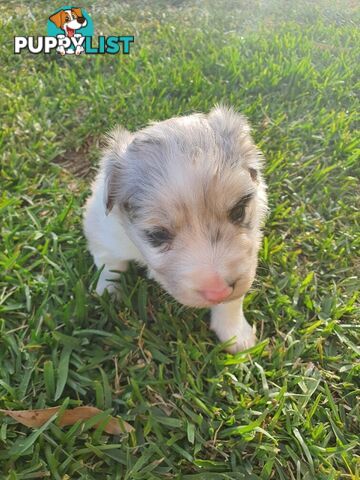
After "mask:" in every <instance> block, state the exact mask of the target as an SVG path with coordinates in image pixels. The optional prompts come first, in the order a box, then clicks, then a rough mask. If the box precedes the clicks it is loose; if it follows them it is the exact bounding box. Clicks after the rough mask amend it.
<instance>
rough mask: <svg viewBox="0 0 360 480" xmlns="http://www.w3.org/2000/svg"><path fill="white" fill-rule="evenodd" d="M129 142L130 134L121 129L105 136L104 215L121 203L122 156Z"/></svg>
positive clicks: (103, 165)
mask: <svg viewBox="0 0 360 480" xmlns="http://www.w3.org/2000/svg"><path fill="white" fill-rule="evenodd" d="M131 140H132V135H131V133H130V132H128V131H127V130H125V129H124V128H122V127H117V128H116V129H115V130H113V131H112V132H110V133H109V134H108V136H107V147H106V149H105V151H104V157H103V160H102V169H103V171H104V204H105V213H106V215H109V213H110V212H111V210H112V209H113V207H114V205H115V203H117V202H119V203H121V184H122V177H123V166H124V155H125V152H126V149H127V147H128V145H129V143H131Z"/></svg>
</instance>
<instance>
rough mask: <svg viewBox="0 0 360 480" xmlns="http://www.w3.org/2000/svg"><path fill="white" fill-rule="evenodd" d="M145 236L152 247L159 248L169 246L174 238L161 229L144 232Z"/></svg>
mask: <svg viewBox="0 0 360 480" xmlns="http://www.w3.org/2000/svg"><path fill="white" fill-rule="evenodd" d="M145 235H146V239H147V240H148V242H149V243H150V245H151V246H153V247H161V246H162V245H164V244H169V243H170V242H171V241H172V239H173V238H174V236H173V234H172V233H171V232H169V230H167V229H166V228H163V227H156V228H154V229H153V230H146V231H145Z"/></svg>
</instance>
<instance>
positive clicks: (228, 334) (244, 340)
mask: <svg viewBox="0 0 360 480" xmlns="http://www.w3.org/2000/svg"><path fill="white" fill-rule="evenodd" d="M215 332H216V333H217V335H218V337H219V339H220V340H221V341H222V342H226V341H228V340H230V339H232V340H233V343H232V344H231V345H229V346H228V347H226V350H227V351H228V352H230V353H237V352H241V351H242V350H247V349H248V348H251V347H253V346H254V345H255V343H256V336H255V333H254V331H253V329H252V327H251V326H250V325H249V324H248V323H247V322H246V321H244V322H242V323H241V325H232V326H231V327H229V326H228V327H227V328H224V329H221V330H219V329H217V330H215Z"/></svg>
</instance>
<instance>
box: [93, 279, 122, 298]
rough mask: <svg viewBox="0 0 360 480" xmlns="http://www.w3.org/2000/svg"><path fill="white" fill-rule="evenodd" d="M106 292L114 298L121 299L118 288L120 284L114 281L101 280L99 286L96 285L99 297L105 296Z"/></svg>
mask: <svg viewBox="0 0 360 480" xmlns="http://www.w3.org/2000/svg"><path fill="white" fill-rule="evenodd" d="M105 290H106V291H107V292H108V293H109V294H110V295H112V296H114V297H119V288H118V284H117V283H116V282H113V281H110V282H108V281H106V280H102V279H99V281H98V283H97V285H96V290H95V291H96V293H97V294H98V295H100V296H101V295H104V292H105Z"/></svg>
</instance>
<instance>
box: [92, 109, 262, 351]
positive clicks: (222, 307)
mask: <svg viewBox="0 0 360 480" xmlns="http://www.w3.org/2000/svg"><path fill="white" fill-rule="evenodd" d="M265 212H266V193H265V184H264V181H263V179H262V176H261V155H260V152H259V151H258V150H257V149H256V147H255V146H254V144H253V142H252V140H251V137H250V133H249V126H248V124H247V122H246V120H245V118H244V117H242V116H241V115H238V114H236V113H235V112H234V111H233V110H231V109H227V108H225V107H218V108H215V109H214V110H212V111H211V112H210V113H209V114H208V115H203V114H195V115H190V116H187V117H179V118H173V119H170V120H167V121H164V122H159V123H155V124H152V125H150V126H149V127H147V128H145V129H143V130H141V131H140V132H137V133H135V134H130V133H129V132H127V131H126V130H124V129H120V128H118V129H117V130H115V131H114V132H113V133H112V134H111V137H110V140H109V145H108V148H107V150H106V151H105V154H104V158H103V162H102V164H101V168H100V172H99V174H98V176H97V178H96V180H95V183H94V185H93V192H92V196H91V197H90V199H89V200H88V202H87V204H86V210H85V216H84V230H85V235H86V237H87V239H88V244H89V249H90V251H91V253H92V255H93V257H94V260H95V263H96V265H97V267H98V268H101V267H103V266H104V268H103V271H102V273H101V275H100V278H99V282H98V285H97V291H98V293H99V294H101V293H102V292H103V291H104V289H105V288H107V289H110V290H114V289H116V284H115V283H114V282H111V280H114V279H115V278H116V273H114V272H111V270H118V271H119V270H120V271H123V270H125V269H126V267H127V262H128V261H129V260H135V261H137V262H139V263H141V264H144V265H146V266H147V267H148V270H149V273H150V275H151V276H152V277H153V278H154V279H156V280H157V281H158V282H159V283H160V284H161V285H162V286H163V287H164V288H165V289H166V290H167V291H168V292H169V293H170V294H171V295H173V296H174V297H175V298H176V299H177V300H178V301H179V302H181V303H184V304H186V305H189V306H194V307H211V308H212V316H211V326H212V328H213V329H214V330H215V332H216V333H217V334H218V336H219V338H220V339H221V340H222V341H225V340H228V339H230V338H232V337H235V343H234V345H232V347H231V348H230V350H231V351H233V352H235V351H238V350H241V349H243V348H248V347H249V346H251V345H253V344H254V342H255V337H254V335H253V333H252V329H251V327H250V326H249V324H248V323H247V322H246V320H245V317H244V315H243V312H242V300H243V296H244V294H245V293H246V292H247V291H248V289H249V288H250V286H251V284H252V282H253V279H254V276H255V270H256V264H257V254H258V250H259V246H260V241H261V230H260V227H261V223H262V220H263V217H264V215H265ZM109 280H110V281H109Z"/></svg>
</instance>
